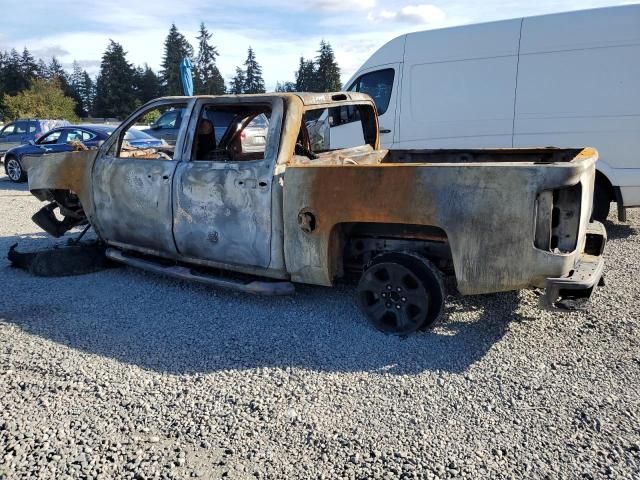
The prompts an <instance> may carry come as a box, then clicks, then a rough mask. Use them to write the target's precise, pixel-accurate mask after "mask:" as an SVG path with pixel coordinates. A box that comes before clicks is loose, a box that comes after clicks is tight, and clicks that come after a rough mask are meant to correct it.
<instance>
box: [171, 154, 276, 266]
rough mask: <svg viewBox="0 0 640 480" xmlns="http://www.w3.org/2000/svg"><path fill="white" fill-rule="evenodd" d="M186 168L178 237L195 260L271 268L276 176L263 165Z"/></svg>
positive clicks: (180, 182)
mask: <svg viewBox="0 0 640 480" xmlns="http://www.w3.org/2000/svg"><path fill="white" fill-rule="evenodd" d="M247 163H248V164H238V163H236V164H225V163H223V162H208V161H206V162H200V161H198V162H182V163H181V164H180V166H179V167H178V169H177V171H176V177H175V216H174V220H173V222H174V235H175V239H176V245H177V247H178V251H179V252H180V253H181V254H184V255H188V256H190V257H194V258H202V259H207V260H213V261H223V262H225V263H229V264H233V263H237V264H244V265H253V266H258V267H263V268H266V267H268V266H269V263H270V260H271V238H270V237H271V180H272V176H271V172H270V171H266V169H265V168H264V166H263V165H262V163H263V162H247Z"/></svg>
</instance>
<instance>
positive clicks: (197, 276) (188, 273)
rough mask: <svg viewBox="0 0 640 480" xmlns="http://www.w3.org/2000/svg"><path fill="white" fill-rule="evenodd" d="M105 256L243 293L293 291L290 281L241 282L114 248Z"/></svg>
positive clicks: (286, 292) (268, 293) (127, 263)
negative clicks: (138, 256)
mask: <svg viewBox="0 0 640 480" xmlns="http://www.w3.org/2000/svg"><path fill="white" fill-rule="evenodd" d="M105 255H106V256H107V258H110V259H111V260H114V261H116V262H120V263H124V264H126V265H129V266H131V267H136V268H140V269H142V270H147V271H149V272H153V273H159V274H161V275H168V276H170V277H174V278H179V279H181V280H190V281H194V282H200V283H206V284H208V285H214V286H216V287H222V288H228V289H231V290H237V291H241V292H245V293H253V294H258V295H292V294H293V293H294V292H295V287H294V285H293V283H291V282H282V281H274V282H269V281H259V280H252V281H249V282H246V283H245V282H242V281H240V280H232V279H229V278H221V277H214V276H210V275H205V274H202V273H198V272H194V271H193V270H191V269H190V268H188V267H182V266H180V265H170V266H163V265H160V264H157V263H154V262H152V261H149V260H142V259H140V258H135V257H128V256H126V255H124V254H123V253H122V252H121V251H119V250H116V249H114V248H108V249H107V251H106V252H105Z"/></svg>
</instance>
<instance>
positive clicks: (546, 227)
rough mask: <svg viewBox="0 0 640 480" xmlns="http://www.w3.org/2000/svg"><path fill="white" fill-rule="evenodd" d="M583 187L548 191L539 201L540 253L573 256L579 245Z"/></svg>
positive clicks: (537, 243) (537, 241) (537, 230)
mask: <svg viewBox="0 0 640 480" xmlns="http://www.w3.org/2000/svg"><path fill="white" fill-rule="evenodd" d="M581 207H582V184H580V183H578V184H576V185H573V186H571V187H566V188H558V189H555V190H545V191H543V192H541V193H540V194H539V195H538V198H537V199H536V227H535V239H534V245H535V246H536V248H539V249H540V250H546V251H549V252H554V253H571V252H573V251H574V250H575V249H576V247H577V245H578V233H579V229H580V213H581Z"/></svg>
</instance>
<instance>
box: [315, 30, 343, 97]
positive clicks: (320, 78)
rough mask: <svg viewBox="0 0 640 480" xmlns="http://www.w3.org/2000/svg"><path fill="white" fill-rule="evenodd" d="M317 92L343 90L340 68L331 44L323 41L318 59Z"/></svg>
mask: <svg viewBox="0 0 640 480" xmlns="http://www.w3.org/2000/svg"><path fill="white" fill-rule="evenodd" d="M315 63H316V72H315V79H316V85H315V88H316V91H318V92H336V91H339V90H341V89H342V82H341V81H340V67H339V66H338V64H337V62H336V59H335V56H334V54H333V48H331V45H330V44H329V42H325V41H324V40H322V41H321V42H320V49H319V50H318V56H317V57H316V62H315Z"/></svg>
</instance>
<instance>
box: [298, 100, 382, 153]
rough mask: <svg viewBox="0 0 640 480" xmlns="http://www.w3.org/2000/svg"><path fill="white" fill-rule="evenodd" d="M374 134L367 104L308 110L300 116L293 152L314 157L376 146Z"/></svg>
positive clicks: (373, 116)
mask: <svg viewBox="0 0 640 480" xmlns="http://www.w3.org/2000/svg"><path fill="white" fill-rule="evenodd" d="M376 133H377V132H376V120H375V113H374V110H373V108H372V107H369V106H366V105H341V106H339V107H331V108H320V109H312V110H307V111H306V112H305V114H304V116H303V117H302V126H301V132H300V135H299V136H298V141H297V144H296V154H297V155H305V156H307V157H309V158H317V157H318V156H322V154H323V153H326V152H331V151H334V150H343V149H347V148H355V147H361V146H365V145H370V146H371V147H375V142H376V138H377V136H376Z"/></svg>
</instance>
